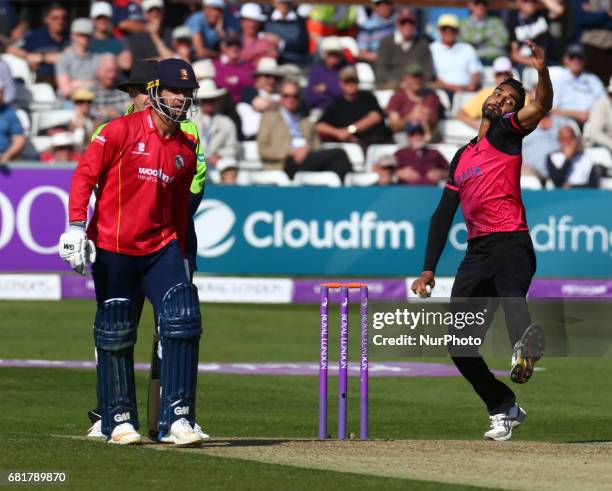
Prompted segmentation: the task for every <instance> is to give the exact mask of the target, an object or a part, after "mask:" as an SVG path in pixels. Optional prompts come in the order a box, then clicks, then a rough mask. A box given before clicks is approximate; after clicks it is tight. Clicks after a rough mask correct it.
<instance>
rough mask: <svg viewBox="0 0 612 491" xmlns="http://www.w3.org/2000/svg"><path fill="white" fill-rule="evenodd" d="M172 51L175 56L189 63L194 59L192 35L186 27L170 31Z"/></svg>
mask: <svg viewBox="0 0 612 491" xmlns="http://www.w3.org/2000/svg"><path fill="white" fill-rule="evenodd" d="M172 49H173V50H174V52H175V56H176V57H178V58H181V59H183V60H185V61H186V62H187V63H191V61H192V60H193V59H194V54H195V53H194V50H193V33H192V32H191V29H189V27H187V26H178V27H175V28H174V29H173V30H172Z"/></svg>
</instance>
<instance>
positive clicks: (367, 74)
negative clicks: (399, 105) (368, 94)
mask: <svg viewBox="0 0 612 491" xmlns="http://www.w3.org/2000/svg"><path fill="white" fill-rule="evenodd" d="M355 68H356V70H357V78H358V79H359V89H361V90H374V87H375V85H376V75H375V74H374V70H373V69H372V66H371V65H370V64H369V63H357V64H356V65H355ZM383 109H384V107H383Z"/></svg>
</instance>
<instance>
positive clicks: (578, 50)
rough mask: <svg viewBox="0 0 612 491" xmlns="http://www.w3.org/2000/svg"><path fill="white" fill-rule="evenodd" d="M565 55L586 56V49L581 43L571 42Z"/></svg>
mask: <svg viewBox="0 0 612 491" xmlns="http://www.w3.org/2000/svg"><path fill="white" fill-rule="evenodd" d="M565 56H579V57H580V58H584V49H583V48H582V46H580V45H579V44H570V45H569V46H568V47H567V48H566V49H565Z"/></svg>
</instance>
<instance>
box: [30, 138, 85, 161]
mask: <svg viewBox="0 0 612 491" xmlns="http://www.w3.org/2000/svg"><path fill="white" fill-rule="evenodd" d="M80 158H81V154H79V153H78V152H77V151H76V150H75V141H74V137H73V136H72V133H69V132H67V131H63V132H61V133H56V134H55V135H53V136H52V137H51V150H47V151H45V152H41V154H40V160H41V162H43V163H45V164H65V163H68V162H78V161H79V160H80Z"/></svg>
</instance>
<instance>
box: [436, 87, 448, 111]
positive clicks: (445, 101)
mask: <svg viewBox="0 0 612 491" xmlns="http://www.w3.org/2000/svg"><path fill="white" fill-rule="evenodd" d="M436 95H437V96H438V99H440V104H441V105H442V107H443V108H444V114H446V115H448V114H449V113H450V111H451V100H450V97H448V94H447V93H446V92H445V91H444V90H442V89H436Z"/></svg>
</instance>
